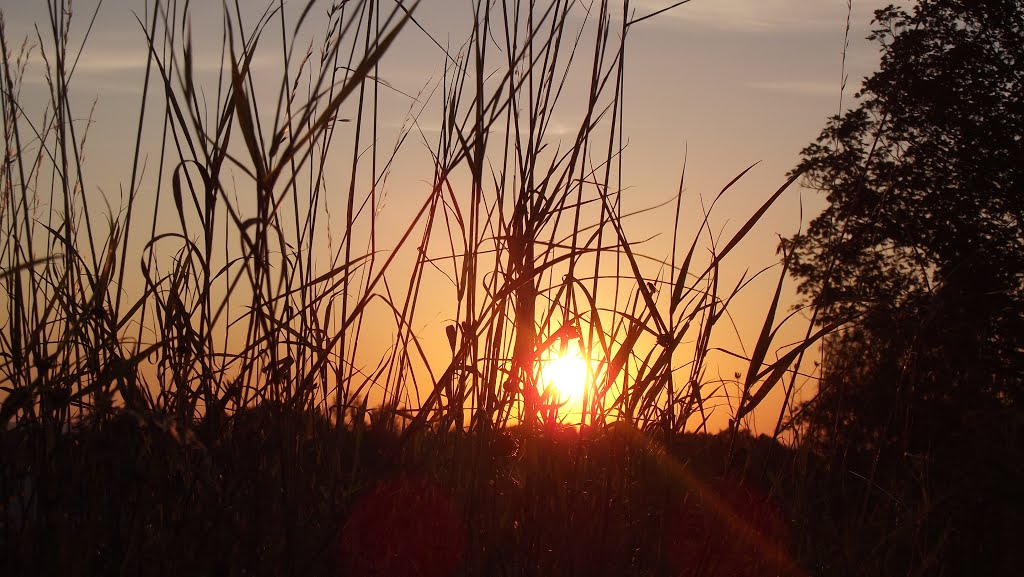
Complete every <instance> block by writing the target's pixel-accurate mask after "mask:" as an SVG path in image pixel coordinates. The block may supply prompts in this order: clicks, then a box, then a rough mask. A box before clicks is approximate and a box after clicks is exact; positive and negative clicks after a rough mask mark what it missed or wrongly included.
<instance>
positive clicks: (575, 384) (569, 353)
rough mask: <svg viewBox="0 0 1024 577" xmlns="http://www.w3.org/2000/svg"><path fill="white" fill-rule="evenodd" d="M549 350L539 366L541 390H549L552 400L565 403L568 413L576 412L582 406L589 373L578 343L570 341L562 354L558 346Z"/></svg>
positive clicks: (574, 340)
mask: <svg viewBox="0 0 1024 577" xmlns="http://www.w3.org/2000/svg"><path fill="white" fill-rule="evenodd" d="M550 350H551V353H550V355H545V358H544V360H543V361H542V364H541V369H540V386H541V390H549V391H550V392H551V394H552V395H553V397H554V399H553V400H556V401H557V402H564V403H566V409H569V411H573V412H578V411H579V410H580V407H581V406H582V404H583V394H584V391H585V390H586V386H587V378H588V372H589V371H588V369H589V367H588V365H587V361H586V359H585V358H584V356H583V352H582V351H581V350H580V345H579V341H578V340H576V339H572V340H570V341H569V342H568V345H567V346H566V347H565V351H564V352H563V351H562V347H561V346H559V345H555V346H552V347H551V349H550ZM563 412H565V409H563Z"/></svg>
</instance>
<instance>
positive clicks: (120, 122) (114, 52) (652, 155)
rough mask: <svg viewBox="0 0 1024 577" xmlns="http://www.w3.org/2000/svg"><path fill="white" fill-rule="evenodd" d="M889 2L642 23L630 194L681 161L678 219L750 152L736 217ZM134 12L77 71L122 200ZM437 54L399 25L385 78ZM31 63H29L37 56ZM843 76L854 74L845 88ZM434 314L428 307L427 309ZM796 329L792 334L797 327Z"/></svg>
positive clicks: (781, 169) (743, 322) (98, 34)
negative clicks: (876, 12)
mask: <svg viewBox="0 0 1024 577" xmlns="http://www.w3.org/2000/svg"><path fill="white" fill-rule="evenodd" d="M889 3H890V2H889V1H887V0H854V1H853V2H852V3H851V4H850V5H848V3H847V1H846V0H691V1H690V2H688V3H686V4H684V5H681V6H678V7H676V8H674V9H672V10H670V11H667V12H664V13H662V14H660V15H658V16H656V17H654V18H651V19H648V20H644V21H643V22H641V23H639V24H637V25H636V27H635V28H634V29H633V30H632V31H631V34H632V36H631V37H630V39H629V44H628V46H627V51H628V52H627V55H626V58H627V61H626V69H627V73H626V74H627V76H626V87H627V88H626V91H625V107H624V111H623V114H624V126H625V130H626V136H627V139H628V142H629V144H628V146H627V148H626V150H625V151H624V153H623V155H624V162H625V179H624V183H625V184H626V185H627V186H628V187H629V195H630V198H631V199H633V202H636V206H638V207H639V206H650V205H653V204H656V203H659V202H662V201H665V200H667V199H668V198H670V197H671V196H672V195H673V194H674V193H675V192H676V189H677V188H678V184H679V178H680V172H681V170H682V169H683V166H684V162H685V167H686V179H685V196H684V199H685V201H684V202H685V204H684V206H686V207H688V208H689V209H690V210H691V211H693V212H691V213H690V214H691V216H690V217H689V218H687V217H684V218H685V219H686V220H687V222H689V223H690V224H691V225H696V221H694V219H695V218H696V217H697V216H698V213H697V212H696V211H697V210H698V209H699V206H700V199H702V198H703V199H705V200H707V199H709V198H712V197H713V196H714V195H715V194H716V193H717V192H718V191H719V190H720V189H721V188H722V187H723V186H724V185H725V184H726V183H728V182H729V181H730V180H731V179H732V178H733V177H734V176H736V175H737V174H738V173H740V172H741V171H742V170H744V169H745V168H747V167H748V166H750V165H752V164H754V163H758V165H757V166H756V167H755V168H754V169H753V170H752V171H751V172H750V173H749V174H748V175H747V176H745V177H744V178H743V179H742V180H741V181H740V182H739V183H738V184H737V185H736V186H735V187H734V189H733V190H732V191H731V192H730V194H729V195H728V196H726V197H725V199H724V200H723V202H722V204H721V205H720V207H719V209H718V210H717V212H716V215H715V216H714V218H713V220H712V227H713V228H715V229H716V230H722V231H724V232H726V233H728V231H735V230H736V229H737V228H738V227H739V226H740V225H741V224H742V223H743V222H745V221H746V219H747V217H748V216H749V215H750V214H751V213H752V212H753V211H754V210H755V209H756V208H757V207H758V206H760V205H761V203H762V202H763V201H764V200H765V199H766V198H767V197H768V196H769V195H770V194H771V193H772V192H774V191H775V190H776V189H777V188H778V187H779V186H780V185H781V184H782V183H783V182H784V181H785V180H786V173H787V172H788V171H789V170H791V169H792V168H793V167H794V166H795V165H796V164H797V162H798V161H799V153H800V150H801V149H802V148H803V147H804V146H806V145H807V144H809V143H810V142H812V141H813V139H814V138H815V137H816V136H817V135H818V133H819V132H820V130H821V128H822V127H823V125H824V122H825V120H826V118H827V117H828V116H830V115H834V114H836V113H837V112H838V111H839V110H840V109H841V108H843V107H848V106H850V105H852V104H853V103H854V93H855V92H856V89H857V88H858V86H859V85H860V81H861V79H862V78H863V77H864V76H866V75H868V74H869V73H870V72H871V71H872V70H873V69H874V68H875V66H877V62H878V54H877V50H876V47H875V46H874V45H872V44H871V43H869V42H867V41H866V40H865V36H867V34H868V32H869V30H870V18H871V15H872V13H873V11H874V10H875V9H876V8H879V7H882V6H884V5H887V4H889ZM45 4H46V3H45V2H43V1H42V0H21V1H16V2H12V3H5V5H4V7H3V8H2V11H3V15H4V22H5V26H6V30H7V37H8V42H9V43H11V44H16V43H17V41H18V40H20V39H21V38H23V37H26V36H32V35H33V32H32V28H31V26H32V23H33V22H39V23H43V22H45V21H46V9H45ZM193 4H197V6H195V7H194V10H195V14H194V15H193V19H192V25H193V36H194V37H195V38H196V44H197V47H201V46H202V45H204V42H205V43H209V44H208V45H209V46H210V47H211V49H208V50H205V51H204V50H203V49H202V48H199V49H198V50H197V54H200V55H207V57H206V58H205V59H204V57H203V56H200V57H197V62H196V66H197V68H198V69H200V70H201V71H205V73H206V74H210V75H212V74H213V73H214V71H215V70H216V61H217V59H218V58H219V52H218V51H217V50H216V47H217V46H219V42H220V38H221V36H220V31H219V30H220V20H219V18H218V16H217V14H218V12H217V11H218V10H219V9H220V8H219V6H220V3H218V2H211V3H209V4H201V3H193ZM242 4H243V5H244V12H245V14H246V15H251V16H252V18H253V19H254V18H255V16H256V15H258V13H259V12H261V11H262V9H263V8H264V6H265V4H264V2H262V1H249V0H246V1H245V2H242ZM299 4H301V3H299ZM671 4H673V2H671V1H667V0H637V1H635V2H633V3H632V6H633V14H634V18H637V17H642V16H644V15H646V14H650V13H653V12H656V11H658V10H660V9H662V8H665V7H667V6H669V5H671ZM290 5H291V4H290ZM295 5H298V4H295ZM469 5H470V2H469V1H468V0H424V2H423V3H422V5H421V6H420V8H419V10H418V12H417V19H418V22H419V24H420V25H421V26H423V28H425V29H426V30H427V31H429V32H430V35H431V36H432V37H433V38H434V39H436V40H439V41H441V42H450V43H452V44H454V45H458V44H461V42H462V41H463V40H464V39H465V38H466V36H467V28H466V26H467V23H468V21H469V20H468V16H467V15H468V13H469V10H468V8H467V7H468V6H469ZM73 7H74V11H75V16H74V17H75V19H76V26H77V28H76V30H78V35H77V36H75V35H74V34H73V38H76V39H77V42H81V41H82V35H81V32H82V31H83V30H84V28H85V25H86V23H87V22H88V19H89V17H90V16H91V14H92V13H93V11H94V9H95V7H96V2H95V1H89V0H76V1H75V2H74V3H73ZM144 10H145V3H144V2H143V1H142V0H107V1H105V2H103V3H102V5H101V6H100V9H99V12H98V16H97V18H96V21H95V26H94V29H93V31H92V34H91V36H90V37H89V39H88V42H87V43H86V44H85V46H84V49H83V51H82V56H81V59H80V61H79V65H78V68H77V69H76V73H75V78H74V83H73V87H74V96H75V97H76V99H77V100H76V102H77V103H78V104H77V107H78V110H79V111H80V112H81V114H82V117H85V115H86V113H87V112H88V111H89V110H90V109H91V114H92V119H93V123H92V125H91V127H90V134H89V142H90V145H89V146H88V147H87V151H86V155H87V160H88V164H87V169H86V170H87V172H88V174H87V178H88V180H89V181H90V182H91V183H92V184H93V186H95V188H96V190H99V191H101V192H102V194H104V195H105V196H107V197H108V198H111V199H113V204H114V205H117V203H118V202H121V200H123V195H122V193H121V192H120V191H121V190H122V189H123V187H125V186H126V185H127V180H128V178H129V174H128V170H130V163H126V162H124V159H125V158H130V157H131V154H132V147H133V139H134V130H135V123H136V121H137V117H138V108H139V105H138V100H139V91H140V86H141V82H140V78H141V74H142V70H143V67H144V66H145V52H144V50H143V48H144V40H143V37H142V33H141V30H140V26H139V24H138V23H137V21H136V20H135V14H140V15H141V14H142V13H143V12H144ZM848 15H849V25H850V31H849V35H848V38H847V37H844V31H845V28H846V26H847V16H848ZM845 41H848V46H846V47H845V63H844V42H845ZM441 56H442V54H441V52H440V49H439V48H437V46H435V45H434V44H433V42H432V41H430V40H429V39H428V38H427V37H426V35H425V34H423V33H421V32H420V31H418V30H409V31H405V32H404V33H403V35H402V36H401V37H400V39H399V41H398V42H396V44H395V46H394V47H393V48H392V50H391V51H390V52H389V54H388V56H386V57H385V60H384V61H383V63H382V66H381V70H382V72H381V76H382V77H383V78H384V79H385V80H386V81H387V82H388V84H389V85H391V86H393V87H395V88H396V89H397V90H398V91H401V92H402V93H405V94H408V95H414V94H417V93H419V92H421V91H422V90H423V88H424V87H425V86H428V85H429V83H430V82H431V79H434V80H436V79H437V78H438V77H439V76H440V75H441V73H442V65H443V58H442V57H441ZM34 65H36V66H38V65H39V61H38V58H37V59H36V60H35V61H34ZM254 66H256V67H257V69H260V67H265V68H266V69H267V70H268V71H269V72H272V71H273V69H274V66H275V64H274V62H273V59H272V58H266V59H265V60H263V59H260V58H257V60H256V63H255V64H254ZM844 75H845V76H846V77H847V78H848V82H847V83H846V87H845V90H843V88H842V87H843V77H844ZM271 76H272V75H271ZM45 87H46V85H45V81H44V79H43V78H42V76H40V75H38V74H37V75H32V74H31V73H30V74H29V76H28V77H27V79H26V90H27V91H29V93H30V94H31V93H38V94H39V95H43V94H45ZM577 88H578V87H577ZM33 91H36V92H33ZM392 96H394V97H395V100H394V102H395V106H406V107H407V106H408V101H407V100H406V101H404V103H403V99H402V97H401V96H396V95H392ZM395 124H397V121H396V122H395ZM424 124H425V125H429V122H424ZM392 128H395V127H394V126H393V127H392ZM428 177H429V175H422V174H419V175H414V174H396V175H395V177H394V179H393V180H392V183H393V187H394V191H393V192H391V193H389V194H390V201H389V202H390V203H391V205H392V208H393V209H394V210H396V211H398V212H399V214H400V213H401V210H402V207H403V206H407V205H415V204H417V203H418V202H419V200H416V201H414V202H406V199H404V198H403V197H402V196H401V195H402V191H403V190H404V189H405V188H406V185H407V184H408V183H415V182H419V181H422V179H424V178H428ZM821 203H822V200H821V198H820V197H819V196H818V195H817V194H816V193H814V192H813V191H806V190H801V189H800V188H799V187H793V188H792V189H791V191H790V192H788V193H787V194H786V195H785V196H784V197H783V198H782V199H781V201H780V202H779V203H778V204H777V205H776V206H774V207H773V208H772V209H771V210H770V211H769V212H768V214H767V215H766V217H765V219H764V220H763V221H762V223H761V224H759V226H758V227H757V228H756V229H755V230H754V231H753V232H752V234H751V235H750V236H749V237H748V238H747V239H746V240H745V242H744V243H743V244H742V245H740V247H739V249H738V251H737V253H736V254H735V255H734V257H733V263H734V266H735V267H736V268H735V269H734V271H733V273H732V274H734V275H738V274H741V273H742V272H743V270H746V269H750V270H752V271H756V270H759V269H761V268H763V267H765V266H769V265H771V264H772V263H774V262H776V261H777V260H778V257H777V255H776V250H775V249H776V247H777V246H778V238H779V235H782V236H789V235H791V234H793V233H794V232H796V231H797V230H798V229H799V227H800V226H801V214H802V216H803V223H806V222H807V221H808V220H809V219H810V218H811V217H812V216H813V215H814V214H815V212H816V211H818V210H820V209H821V207H822V204H821ZM663 212H664V211H662V214H661V217H662V220H660V221H659V220H658V219H659V215H658V214H654V215H650V216H645V217H641V218H638V219H636V220H633V221H631V222H629V223H627V224H628V226H629V227H633V230H636V231H640V232H643V231H645V230H647V229H653V230H669V229H667V228H665V227H666V225H667V221H664V219H663V217H664V214H663ZM399 220H401V219H400V218H399ZM665 238H667V236H664V235H662V236H661V237H660V239H656V240H655V241H654V242H653V244H652V245H651V249H650V250H651V251H653V252H654V253H656V254H661V255H662V256H664V254H665V251H666V250H667V248H666V247H665V246H664V244H661V245H659V244H658V243H659V242H661V243H664V241H665ZM659 251H660V252H659ZM774 283H775V277H774V275H769V276H768V277H766V278H765V279H764V282H761V283H759V284H757V285H755V286H754V287H752V290H749V291H747V292H745V293H744V295H743V297H742V298H740V299H738V301H737V303H736V304H735V308H734V311H735V314H736V315H737V318H738V320H737V322H738V324H739V325H740V326H739V329H740V332H741V333H744V334H745V335H746V336H745V337H744V338H750V339H753V338H756V334H757V331H758V330H759V328H760V322H761V319H763V315H764V310H765V308H766V307H767V304H768V302H769V300H770V296H771V291H772V290H773V289H774ZM792 286H793V283H792V282H790V283H789V288H788V290H787V292H786V302H787V304H788V305H792V304H793V303H795V302H796V297H795V295H794V294H793V291H792ZM432 318H434V317H431V316H430V315H427V316H426V317H424V323H427V322H430V320H431V319H432ZM797 332H798V333H799V332H800V331H799V330H798V331H797ZM798 336H799V335H798V334H797V333H794V335H793V338H794V339H795V338H797V337H798ZM751 342H752V341H751ZM769 412H771V411H769ZM759 425H760V426H759V428H762V429H764V428H765V427H767V425H766V424H759Z"/></svg>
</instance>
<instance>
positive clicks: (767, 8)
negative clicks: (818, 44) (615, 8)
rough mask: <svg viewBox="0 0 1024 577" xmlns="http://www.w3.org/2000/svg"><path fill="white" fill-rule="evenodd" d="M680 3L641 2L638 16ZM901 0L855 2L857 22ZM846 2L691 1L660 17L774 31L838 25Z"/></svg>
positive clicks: (725, 26)
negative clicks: (831, 23)
mask: <svg viewBox="0 0 1024 577" xmlns="http://www.w3.org/2000/svg"><path fill="white" fill-rule="evenodd" d="M676 1H677V0H638V1H637V2H636V4H635V6H636V15H637V16H638V17H639V16H643V15H645V14H650V13H652V12H656V11H658V10H661V9H662V8H665V7H667V6H671V5H672V4H674V3H675V2H676ZM891 3H896V4H899V3H900V0H854V1H853V11H854V15H855V17H856V18H857V19H858V20H867V19H869V18H870V17H871V14H873V12H874V10H875V9H877V8H881V7H883V6H887V5H888V4H891ZM846 9H847V5H846V0H692V1H691V2H688V3H686V4H683V5H681V6H679V7H677V8H675V9H673V10H669V11H668V12H665V13H664V14H662V15H660V16H659V18H661V19H673V20H675V21H687V22H692V23H695V24H700V25H703V26H708V27H712V28H718V29H733V30H737V29H738V30H751V31H772V30H779V29H797V28H814V27H820V26H822V25H823V24H826V23H829V22H835V23H837V25H839V24H840V23H841V21H842V19H844V18H845V15H846Z"/></svg>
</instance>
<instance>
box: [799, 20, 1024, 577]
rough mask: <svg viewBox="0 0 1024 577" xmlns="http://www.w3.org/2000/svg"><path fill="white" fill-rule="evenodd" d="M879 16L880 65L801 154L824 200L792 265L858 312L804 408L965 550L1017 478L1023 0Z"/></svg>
mask: <svg viewBox="0 0 1024 577" xmlns="http://www.w3.org/2000/svg"><path fill="white" fill-rule="evenodd" d="M875 24H876V27H875V29H874V31H873V33H872V34H871V36H870V37H869V39H871V40H873V41H875V42H877V44H878V45H879V47H880V49H881V61H880V66H879V69H878V71H876V72H875V73H874V74H872V75H871V76H870V77H868V78H867V79H865V82H864V85H863V88H862V89H861V91H860V92H859V93H858V94H857V103H856V106H855V108H853V109H852V110H849V111H847V112H845V113H843V114H842V115H840V116H836V117H833V118H831V119H829V120H828V122H827V124H826V126H825V128H824V130H823V131H822V132H821V134H820V136H819V137H818V139H817V140H816V141H815V142H814V143H812V144H811V145H810V146H808V147H807V148H805V149H804V151H803V153H802V157H803V158H802V162H801V164H800V166H799V167H798V169H799V170H805V171H806V172H805V174H806V176H805V184H807V185H808V186H810V187H812V188H814V189H817V190H819V191H821V192H823V193H825V194H826V195H827V201H828V204H827V208H826V209H825V210H824V211H823V212H822V214H821V215H820V216H818V217H817V218H815V219H814V220H813V221H812V222H811V223H810V225H809V227H808V228H807V230H806V231H805V232H803V233H802V234H799V235H797V236H795V237H793V238H791V239H788V240H787V241H786V243H785V244H786V247H787V248H788V249H790V250H792V253H793V258H794V265H793V271H794V273H795V275H796V276H797V277H798V278H799V279H800V283H801V284H800V290H801V291H802V293H803V294H804V295H805V296H806V297H807V298H808V299H809V300H811V301H812V302H813V303H814V304H815V305H817V307H818V311H819V314H820V317H819V318H821V319H824V320H826V321H835V320H837V319H849V320H850V323H849V325H848V328H847V329H845V330H843V331H842V332H840V333H839V334H837V335H835V336H834V337H833V338H832V339H831V341H830V342H829V346H828V347H827V348H826V351H827V353H826V357H825V360H824V364H823V371H822V382H821V387H820V391H819V393H818V395H817V397H816V398H814V399H813V400H812V401H810V402H808V403H807V404H805V406H804V408H803V412H802V414H803V420H804V421H803V423H804V425H805V426H806V428H807V431H808V434H809V436H810V438H811V439H812V440H813V441H814V442H816V443H818V446H819V448H822V449H825V450H828V451H830V452H831V454H833V455H843V456H844V457H843V458H850V459H852V458H857V457H860V458H862V460H861V461H860V465H859V466H861V467H862V468H861V469H860V470H861V472H862V473H863V474H865V475H868V476H869V477H870V481H871V482H872V483H879V484H880V486H885V487H888V489H887V490H888V491H889V495H890V496H892V497H893V498H897V499H907V500H908V501H907V502H910V501H916V502H918V503H919V504H920V506H921V508H922V509H921V510H925V509H927V515H925V517H926V518H927V519H928V523H929V531H931V532H932V533H927V532H925V533H927V535H926V537H925V538H924V541H925V542H926V543H927V544H928V547H932V548H933V550H934V551H944V550H946V549H949V548H950V547H952V546H951V545H950V543H954V542H956V543H960V545H957V547H958V548H957V547H953V548H952V549H949V550H950V551H953V550H956V551H961V553H962V554H963V557H962V560H963V561H964V563H969V562H970V559H971V558H972V557H973V558H974V559H975V560H977V556H978V555H979V554H980V553H981V551H982V550H983V549H984V548H985V546H984V545H983V541H986V540H987V541H989V542H990V543H989V545H988V547H990V549H989V552H991V550H992V549H991V547H996V548H998V547H999V539H1001V538H1005V537H1006V535H1007V534H1008V533H1001V532H1000V531H999V530H998V527H995V528H994V527H993V526H988V527H974V525H976V524H978V523H979V519H980V518H981V516H982V515H987V514H989V513H993V512H994V513H993V514H995V515H996V516H999V515H1002V516H1005V511H1001V510H1000V507H1001V503H1000V502H999V499H1005V498H1006V496H1005V493H1004V495H1002V496H999V495H998V494H999V492H1000V491H1003V492H1005V491H1013V489H1012V487H1013V486H1014V484H1016V483H1018V482H1022V475H1021V468H1020V466H1019V465H1013V464H1008V463H1013V462H1014V461H1017V462H1019V459H1018V457H1019V456H1020V440H1021V431H1022V425H1021V421H1022V419H1021V417H1020V411H1019V407H1020V400H1021V394H1022V388H1024V387H1022V386H1021V380H1022V378H1021V377H1022V375H1024V320H1022V319H1024V306H1022V305H1024V230H1022V224H1021V223H1022V214H1024V141H1022V137H1024V86H1022V84H1024V3H1022V2H1020V1H1019V0H920V1H919V2H917V3H916V4H915V5H914V6H913V9H912V10H910V11H907V10H904V9H902V8H897V7H894V6H889V7H887V8H884V9H881V10H878V11H877V12H876V13H875ZM926 472H927V473H926ZM982 475H984V476H985V477H984V481H982V480H981V476H982ZM965 479H970V481H969V482H968V481H966V480H965ZM989 480H992V481H993V482H994V483H995V485H993V486H992V487H988V485H987V484H986V483H987V482H988V481H989ZM985 491H987V492H989V493H991V495H990V496H989V497H987V498H988V499H989V501H988V502H985V499H986V497H985V496H984V493H983V492H985ZM1018 491H1019V489H1018ZM902 502H904V501H901V503H902ZM937 503H941V506H940V505H937ZM908 506H909V505H908ZM1014 514H1015V515H1016V517H1015V518H1017V519H1018V520H1019V518H1020V512H1019V510H1017V511H1016V513H1014ZM1011 517H1012V515H1011ZM972 535H973V537H972ZM978 535H984V536H985V537H979V536H978ZM993 536H994V537H993ZM1006 545H1007V546H1008V547H1007V548H1006V549H1003V550H1004V551H1008V550H1009V549H1010V548H1012V547H1009V543H1008V542H1007V543H1006ZM926 549H927V548H926ZM934 551H933V552H934ZM921 555H922V558H927V555H925V554H924V553H922V554H921ZM949 555H952V557H949V558H947V559H946V561H947V562H948V563H952V565H948V566H953V565H956V562H955V560H954V557H955V556H956V554H955V553H950V554H949ZM1000 559H1002V560H1000ZM919 561H920V560H919ZM921 562H923V561H921ZM975 562H976V561H975ZM988 562H989V563H992V565H990V568H992V569H994V570H995V572H999V571H998V570H999V569H1000V568H1006V567H1008V563H1009V562H1008V561H1006V557H1005V556H1003V557H999V556H997V557H996V558H992V557H989V558H988ZM1001 563H1006V564H1007V565H1000V564H1001ZM954 571H955V570H954ZM982 572H983V573H984V571H982Z"/></svg>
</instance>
